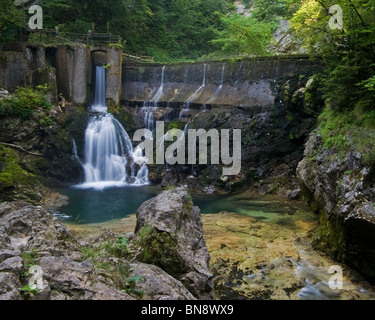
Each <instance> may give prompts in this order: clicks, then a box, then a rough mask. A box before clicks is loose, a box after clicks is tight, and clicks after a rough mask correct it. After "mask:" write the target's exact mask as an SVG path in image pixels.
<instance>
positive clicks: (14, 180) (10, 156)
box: [0, 145, 39, 200]
mask: <svg viewBox="0 0 375 320" xmlns="http://www.w3.org/2000/svg"><path fill="white" fill-rule="evenodd" d="M35 184H39V181H38V179H37V177H36V176H35V175H34V174H32V173H30V172H28V171H26V170H24V169H23V168H22V167H21V166H20V158H19V155H18V153H17V152H16V151H14V150H12V149H10V148H6V147H4V146H3V145H0V191H1V196H0V197H1V198H2V200H12V198H11V193H12V192H13V191H14V190H15V189H19V188H20V186H26V187H28V188H30V190H33V187H34V186H35ZM30 193H31V195H32V192H30Z"/></svg>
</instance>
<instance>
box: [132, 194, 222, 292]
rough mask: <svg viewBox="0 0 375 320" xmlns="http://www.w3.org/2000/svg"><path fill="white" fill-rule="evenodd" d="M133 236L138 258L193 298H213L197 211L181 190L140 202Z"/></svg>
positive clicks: (206, 254) (207, 261)
mask: <svg viewBox="0 0 375 320" xmlns="http://www.w3.org/2000/svg"><path fill="white" fill-rule="evenodd" d="M135 233H136V240H134V241H133V243H134V244H135V246H136V247H137V248H138V259H140V260H141V261H143V262H145V263H150V264H154V265H157V266H159V267H160V268H162V269H163V270H165V271H166V272H167V273H168V274H170V275H172V276H173V277H175V278H176V279H178V280H180V281H181V282H182V283H183V284H184V285H185V287H186V288H188V289H189V291H190V292H191V293H192V294H193V295H194V296H195V297H196V298H199V299H213V298H214V296H215V294H214V289H213V283H212V280H211V278H212V275H211V273H210V270H209V259H210V256H209V253H208V251H207V248H206V244H205V240H204V238H203V225H202V222H201V218H200V209H199V208H198V207H194V206H193V202H192V200H191V197H190V195H189V194H188V192H187V191H186V189H185V188H184V187H178V188H174V189H170V190H165V191H163V192H162V193H161V194H159V195H158V196H157V197H155V198H153V199H150V200H148V201H146V202H145V203H143V204H142V206H141V207H140V208H139V209H138V211H137V225H136V229H135Z"/></svg>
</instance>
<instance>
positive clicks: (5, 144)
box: [0, 142, 44, 157]
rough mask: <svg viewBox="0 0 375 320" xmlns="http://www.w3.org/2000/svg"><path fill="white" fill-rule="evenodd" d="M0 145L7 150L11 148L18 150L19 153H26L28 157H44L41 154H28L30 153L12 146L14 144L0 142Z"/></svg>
mask: <svg viewBox="0 0 375 320" xmlns="http://www.w3.org/2000/svg"><path fill="white" fill-rule="evenodd" d="M0 145H4V146H6V147H9V148H12V149H15V150H18V151H21V152H24V153H27V154H29V155H30V156H35V157H44V155H43V154H41V153H34V152H30V151H27V150H25V149H23V148H21V147H20V146H16V145H14V144H10V143H5V142H0Z"/></svg>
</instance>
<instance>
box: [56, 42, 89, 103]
mask: <svg viewBox="0 0 375 320" xmlns="http://www.w3.org/2000/svg"><path fill="white" fill-rule="evenodd" d="M56 64H57V65H56V73H57V88H58V91H59V92H61V93H62V94H63V96H64V97H65V98H66V99H67V100H69V101H72V102H73V103H78V104H84V103H86V102H87V100H88V83H89V74H90V73H89V69H90V67H91V63H90V50H89V48H87V47H86V46H84V45H79V44H77V45H76V46H74V47H68V46H65V45H63V46H58V48H57V53H56Z"/></svg>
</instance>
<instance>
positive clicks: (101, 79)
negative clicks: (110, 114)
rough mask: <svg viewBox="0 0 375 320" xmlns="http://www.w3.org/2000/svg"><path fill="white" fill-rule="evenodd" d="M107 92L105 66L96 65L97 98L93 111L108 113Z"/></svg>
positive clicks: (92, 107)
mask: <svg viewBox="0 0 375 320" xmlns="http://www.w3.org/2000/svg"><path fill="white" fill-rule="evenodd" d="M107 109H108V108H107V104H106V92H105V68H103V67H101V66H97V67H96V81H95V100H94V104H93V105H92V106H91V111H94V112H101V113H107Z"/></svg>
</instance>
